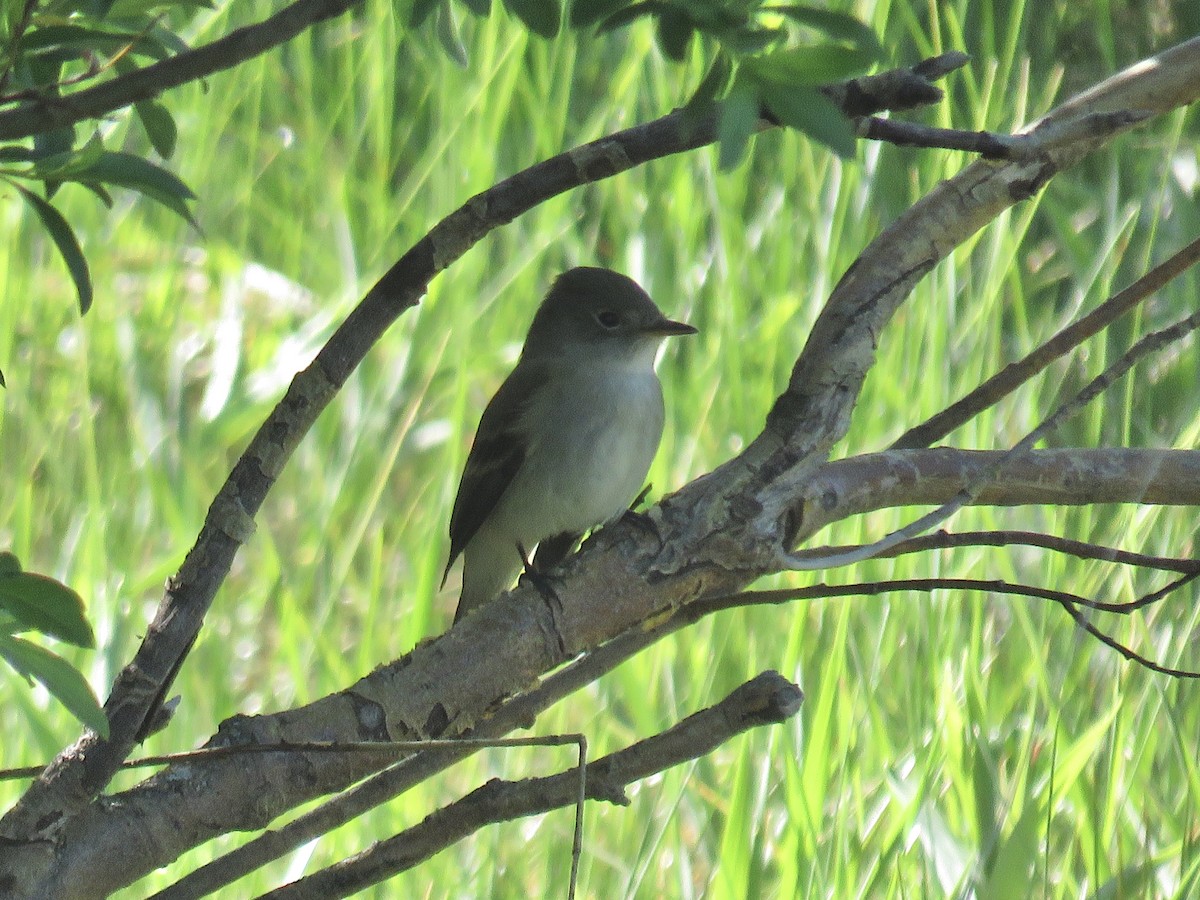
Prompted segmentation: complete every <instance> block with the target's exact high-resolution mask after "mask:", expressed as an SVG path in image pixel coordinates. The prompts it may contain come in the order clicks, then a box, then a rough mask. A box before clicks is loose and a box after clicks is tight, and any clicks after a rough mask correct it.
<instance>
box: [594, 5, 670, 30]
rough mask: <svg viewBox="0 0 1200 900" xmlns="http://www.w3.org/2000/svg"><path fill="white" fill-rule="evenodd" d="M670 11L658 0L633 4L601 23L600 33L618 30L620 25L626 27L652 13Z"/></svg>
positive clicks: (668, 7) (667, 6)
mask: <svg viewBox="0 0 1200 900" xmlns="http://www.w3.org/2000/svg"><path fill="white" fill-rule="evenodd" d="M666 9H670V6H669V5H668V4H666V3H662V2H659V0H645V2H642V3H635V4H633V5H632V6H627V7H625V8H624V9H619V10H617V11H616V12H615V13H613V14H612V15H611V16H609V17H608V18H607V19H605V20H604V21H603V22H601V23H600V30H601V31H612V30H613V29H616V28H620V27H621V26H622V25H628V24H629V23H630V22H632V21H634V20H635V19H640V18H641V17H642V16H649V15H652V14H654V13H661V12H662V11H663V10H666Z"/></svg>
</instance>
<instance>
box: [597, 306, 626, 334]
mask: <svg viewBox="0 0 1200 900" xmlns="http://www.w3.org/2000/svg"><path fill="white" fill-rule="evenodd" d="M596 321H597V322H599V323H600V324H601V325H603V326H604V327H605V328H607V329H608V330H609V331H611V330H612V329H614V328H616V327H617V326H618V325H620V324H621V317H620V316H618V315H617V314H616V313H615V312H613V311H612V310H608V309H605V310H601V311H600V312H598V313H596Z"/></svg>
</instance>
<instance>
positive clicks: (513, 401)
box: [442, 369, 546, 584]
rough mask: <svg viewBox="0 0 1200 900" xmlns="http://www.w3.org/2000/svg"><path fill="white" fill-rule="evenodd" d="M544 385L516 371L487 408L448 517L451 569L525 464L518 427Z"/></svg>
mask: <svg viewBox="0 0 1200 900" xmlns="http://www.w3.org/2000/svg"><path fill="white" fill-rule="evenodd" d="M545 381H546V375H545V374H544V373H541V372H536V371H531V370H529V369H514V370H513V372H512V374H510V375H509V376H508V378H507V379H505V381H504V384H502V385H500V390H498V391H496V396H494V397H493V398H492V399H491V402H490V403H488V405H487V409H485V410H484V411H483V416H482V418H480V420H479V428H478V430H477V431H476V432H475V442H474V443H473V444H472V445H471V452H470V453H469V454H468V455H467V465H466V467H465V468H464V469H463V475H462V481H460V482H459V485H458V496H457V497H455V498H454V511H453V512H452V513H451V514H450V558H449V559H448V560H447V561H446V570H445V572H443V573H442V583H443V584H445V582H446V575H447V574H448V573H449V571H450V566H451V565H453V564H454V561H455V560H456V559H458V556H459V554H461V553H462V552H463V549H464V548H465V547H466V546H467V544H468V543H470V541H471V538H473V537H474V536H475V533H476V532H478V531H479V529H480V527H481V526H482V525H483V523H484V522H485V521H487V518H488V516H490V515H491V514H492V511H493V510H494V509H495V508H496V504H498V503H499V502H500V498H501V497H503V496H504V492H505V491H506V490H508V486H509V485H510V484H512V481H513V478H515V477H516V474H517V472H518V471H519V470H520V468H521V464H522V463H523V462H524V461H525V455H526V453H527V451H528V447H527V445H526V441H525V436H524V434H523V429H522V428H521V422H522V419H523V418H524V415H525V408H526V403H527V401H528V398H529V397H530V396H531V395H532V394H533V393H534V392H536V391H537V390H538V389H539V388H540V387H541V386H542V385H543V384H544V383H545Z"/></svg>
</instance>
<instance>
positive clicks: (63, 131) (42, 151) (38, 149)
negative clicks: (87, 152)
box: [33, 127, 75, 200]
mask: <svg viewBox="0 0 1200 900" xmlns="http://www.w3.org/2000/svg"><path fill="white" fill-rule="evenodd" d="M74 144H75V129H74V128H71V127H67V128H55V129H53V130H51V131H43V132H42V133H41V134H35V135H34V136H33V151H34V153H35V154H36V155H38V156H42V157H55V156H69V155H70V154H71V147H72V146H74ZM35 168H36V166H35ZM45 182H46V199H47V200H49V199H50V198H51V197H53V196H54V194H55V192H56V191H57V190H58V188H59V185H60V184H61V182H60V181H57V180H55V179H51V178H46V179H45Z"/></svg>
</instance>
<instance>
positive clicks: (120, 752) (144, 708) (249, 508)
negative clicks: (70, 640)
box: [0, 76, 881, 840]
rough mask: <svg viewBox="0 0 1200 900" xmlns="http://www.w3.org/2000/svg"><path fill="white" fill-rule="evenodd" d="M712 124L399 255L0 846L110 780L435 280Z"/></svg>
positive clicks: (243, 468)
mask: <svg viewBox="0 0 1200 900" xmlns="http://www.w3.org/2000/svg"><path fill="white" fill-rule="evenodd" d="M876 77H881V76H876ZM0 121H2V120H0ZM715 123H716V118H715V114H710V115H708V116H707V117H704V118H702V120H701V121H700V122H697V121H695V120H694V118H692V117H691V116H688V115H685V114H683V113H680V112H675V113H671V114H670V115H667V116H664V117H663V118H661V119H658V120H656V121H654V122H650V123H648V124H645V125H640V126H636V127H634V128H630V129H627V130H625V131H622V132H619V133H617V134H615V135H612V136H610V137H606V138H602V139H600V140H597V141H593V142H592V143H590V144H585V145H583V146H581V147H577V148H575V149H573V150H569V151H567V152H565V153H562V154H559V155H558V156H556V157H553V158H552V159H549V160H546V161H544V162H541V163H538V164H537V165H535V166H532V167H530V168H528V169H526V170H524V171H522V172H519V173H518V174H516V175H514V176H512V177H511V178H508V179H507V180H505V181H503V182H501V183H500V184H498V185H496V186H494V187H492V188H490V189H488V190H486V191H484V192H483V193H481V194H478V195H476V196H475V197H473V198H471V199H470V200H468V201H467V202H466V203H465V204H464V205H463V206H462V207H460V208H459V209H458V210H456V211H455V212H453V213H451V214H450V215H449V216H447V217H446V218H445V219H443V220H442V221H441V222H439V223H438V224H437V225H436V226H435V227H434V228H433V229H432V230H431V231H430V232H429V234H428V235H427V236H426V237H424V238H423V239H422V240H421V241H419V242H418V243H417V244H416V245H415V246H414V247H413V248H412V249H410V250H409V251H408V252H407V253H406V254H405V255H404V256H403V257H401V259H400V260H399V261H397V262H396V264H395V265H393V266H392V268H391V269H389V270H388V272H387V273H386V274H385V275H384V276H383V277H382V278H381V279H380V280H379V281H378V282H377V283H376V284H375V285H374V287H372V288H371V290H370V291H369V292H368V293H367V294H366V296H365V297H364V298H363V300H362V301H361V302H360V303H359V305H358V306H357V307H356V308H355V309H354V311H353V312H352V313H351V314H350V315H349V317H347V319H346V321H345V322H344V323H343V324H342V325H341V327H339V328H338V330H337V331H336V332H335V333H334V335H333V336H332V337H331V338H330V340H329V341H328V343H327V344H326V345H325V346H324V347H323V348H322V350H321V352H320V353H319V354H318V356H317V358H316V360H314V361H313V363H312V364H311V365H310V366H309V367H308V368H307V369H306V370H305V371H303V372H301V373H300V374H299V375H297V376H296V378H295V379H294V380H293V382H292V384H291V386H290V387H289V389H288V392H287V395H286V396H285V397H284V398H283V400H282V401H281V402H280V404H279V406H277V407H276V408H275V410H273V411H272V413H271V415H270V416H269V417H268V419H267V421H266V422H265V423H264V424H263V425H262V427H261V428H260V429H259V431H258V433H257V434H256V435H255V437H254V439H253V440H252V441H251V443H250V446H249V447H248V448H247V449H246V452H245V453H244V454H243V455H242V458H241V459H240V460H239V461H238V463H237V465H236V466H235V467H234V470H233V472H232V473H231V474H230V476H229V478H228V479H227V481H226V483H225V484H224V485H223V486H222V488H221V490H220V492H219V493H218V495H217V497H216V499H215V500H214V501H213V504H212V506H211V507H210V508H209V511H208V514H207V516H206V518H205V523H204V526H203V528H202V529H201V532H200V535H199V536H198V538H197V540H196V545H195V546H194V547H193V548H192V550H191V551H190V552H189V553H188V556H187V558H186V559H185V560H184V562H183V565H182V566H181V567H180V570H179V573H178V574H177V575H176V576H175V577H173V578H172V579H171V580H170V582H169V584H168V586H167V591H166V594H165V595H164V597H163V600H162V602H161V603H160V605H159V609H158V611H157V613H156V615H155V618H154V621H153V622H152V623H151V624H150V627H149V629H148V631H147V634H146V638H145V640H144V641H143V643H142V645H141V646H140V647H139V648H138V652H137V655H136V657H135V658H134V660H133V662H132V663H130V664H129V665H128V666H126V668H125V669H124V670H123V671H122V672H121V674H120V676H118V679H117V681H116V683H115V684H114V686H113V690H112V693H111V695H110V696H109V699H108V701H107V702H106V703H105V712H106V713H107V715H108V719H109V724H110V731H111V736H110V738H109V739H108V740H102V739H100V738H99V737H98V736H97V735H95V734H92V733H87V734H85V735H84V736H83V737H82V738H81V739H80V740H79V741H78V742H76V744H75V745H74V746H72V747H70V748H68V749H67V750H65V751H64V752H63V753H62V754H61V755H60V756H59V758H58V759H57V760H56V761H55V762H54V763H53V764H52V765H51V766H50V767H49V768H48V769H47V771H46V773H45V774H44V775H43V776H42V778H41V779H39V780H38V782H36V783H35V784H34V785H33V786H31V788H30V790H29V791H28V792H27V793H26V795H25V796H24V797H23V798H22V799H21V802H20V803H19V804H18V805H17V806H16V807H14V808H13V809H12V810H10V811H9V813H8V814H7V815H5V817H4V819H3V820H2V821H0V837H9V838H12V839H14V840H22V839H29V838H33V837H35V836H45V835H50V834H54V833H55V831H56V830H57V829H58V828H60V827H62V825H63V823H64V822H65V820H66V819H67V818H69V816H70V815H71V814H72V813H73V812H75V811H77V810H79V809H80V808H81V807H82V806H83V805H84V804H85V803H87V802H88V800H90V799H91V798H92V797H94V796H95V795H96V793H97V792H98V791H99V790H100V789H102V788H103V786H104V785H105V784H107V783H108V781H109V780H110V779H111V778H112V776H113V774H114V773H115V772H116V771H117V769H118V768H119V766H120V764H121V762H122V761H123V760H124V759H126V758H127V757H128V755H129V752H130V751H131V750H132V748H133V746H134V744H135V742H136V740H137V738H138V737H139V735H141V734H142V733H144V729H145V728H146V726H147V721H148V717H149V716H151V715H152V714H153V712H154V710H155V708H156V707H157V705H158V704H159V703H160V702H161V700H162V697H163V695H164V693H165V692H166V690H168V689H169V686H170V683H171V681H172V680H173V679H174V677H175V674H176V673H177V671H178V669H179V666H180V665H181V664H182V661H183V659H184V657H186V655H187V653H188V651H189V650H190V648H191V646H192V643H193V642H194V641H195V639H196V635H197V634H198V633H199V630H200V627H201V625H202V623H203V620H204V616H205V615H206V614H207V612H208V609H209V607H210V606H211V604H212V600H213V597H214V596H215V594H216V591H217V589H218V588H219V587H220V585H221V583H222V582H223V581H224V578H225V576H226V574H227V573H228V571H229V568H230V566H231V565H232V562H233V558H234V556H235V555H236V553H237V551H238V549H239V548H240V547H241V545H242V543H244V542H245V541H246V540H247V539H248V538H249V537H250V535H251V534H252V533H253V531H254V517H255V515H256V514H257V512H258V509H259V507H260V506H261V504H262V502H263V500H264V499H265V497H266V495H267V493H268V491H269V490H270V488H271V486H272V485H273V484H274V481H275V478H276V477H277V476H278V474H279V472H280V471H281V469H282V468H283V466H284V465H285V464H286V462H287V460H288V459H289V458H290V456H291V453H292V451H293V450H294V449H295V447H296V445H297V444H298V443H299V441H300V440H301V438H302V437H303V436H304V435H305V434H306V433H307V431H308V429H309V428H310V427H311V425H312V423H313V422H314V421H315V420H316V417H317V416H318V415H319V414H320V412H321V411H322V410H323V409H324V408H325V407H326V406H327V405H328V404H329V403H330V402H331V401H332V399H333V398H334V397H335V396H336V392H337V390H338V388H339V387H340V386H341V385H342V383H343V382H344V381H345V379H346V378H347V377H348V376H349V374H350V373H351V372H352V371H353V370H354V368H355V367H356V366H357V365H358V364H359V362H361V360H362V359H363V357H364V356H365V355H366V353H367V351H368V350H370V348H371V347H372V346H373V345H374V344H375V342H376V341H377V340H378V339H379V338H380V336H381V335H382V334H383V333H384V331H385V330H386V329H387V328H388V326H390V325H391V324H392V322H394V321H395V320H396V318H397V317H399V316H400V315H401V313H403V312H405V311H406V310H407V309H410V308H412V307H413V306H415V305H416V304H417V302H418V301H419V299H420V297H421V296H422V295H423V294H424V292H425V290H426V288H427V287H428V284H429V282H430V280H431V279H432V278H433V277H434V276H435V275H436V274H437V273H438V272H440V271H442V270H443V269H445V268H446V267H447V266H449V265H450V264H451V263H452V262H454V261H455V260H456V259H458V258H459V257H460V256H461V255H462V254H463V253H465V252H466V251H467V250H468V249H469V248H470V247H472V246H473V245H474V244H476V243H477V242H478V241H479V240H480V239H482V238H483V237H484V236H485V235H486V234H488V233H489V232H490V231H492V230H493V229H495V228H497V227H499V226H501V225H504V224H506V223H508V222H511V221H512V220H513V219H515V218H516V217H517V216H518V215H520V214H521V213H523V212H526V211H527V210H529V209H532V208H533V207H535V206H537V205H539V204H541V203H543V202H545V201H546V200H548V199H550V198H551V197H554V196H557V195H558V194H561V193H563V192H565V191H567V190H570V189H571V188H575V187H578V186H580V185H582V184H586V183H588V182H592V181H597V180H601V179H604V178H608V177H611V176H612V175H615V174H617V173H619V172H623V171H626V170H628V169H630V168H633V167H635V166H638V165H641V164H642V163H645V162H647V161H649V160H651V159H658V158H661V157H664V156H670V155H672V154H675V153H680V152H683V151H685V150H691V149H695V148H696V147H700V146H704V145H705V144H709V143H712V141H713V140H714V139H715V133H716V131H715V129H716V124H715Z"/></svg>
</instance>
